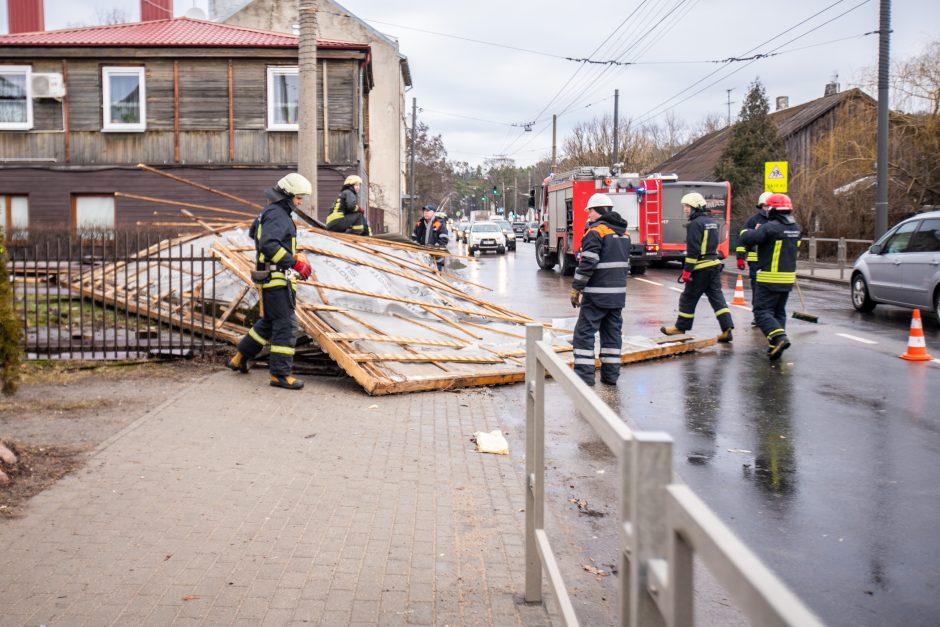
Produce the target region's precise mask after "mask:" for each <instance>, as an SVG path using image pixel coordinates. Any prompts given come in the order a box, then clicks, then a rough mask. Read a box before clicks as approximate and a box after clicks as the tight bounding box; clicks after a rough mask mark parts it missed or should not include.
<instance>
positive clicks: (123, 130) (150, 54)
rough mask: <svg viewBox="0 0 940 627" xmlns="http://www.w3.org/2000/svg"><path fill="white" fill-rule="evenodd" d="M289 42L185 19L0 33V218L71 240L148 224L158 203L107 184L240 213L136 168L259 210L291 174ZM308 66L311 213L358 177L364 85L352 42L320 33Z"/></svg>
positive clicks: (362, 48)
mask: <svg viewBox="0 0 940 627" xmlns="http://www.w3.org/2000/svg"><path fill="white" fill-rule="evenodd" d="M298 41H299V40H298V37H296V36H293V35H290V34H285V33H275V32H269V31H262V30H258V29H252V28H245V27H238V26H230V25H225V24H218V23H214V22H208V21H203V20H196V19H190V18H177V19H164V20H154V21H148V22H138V23H131V24H119V25H112V26H98V27H90V28H74V29H64V30H56V31H47V32H32V33H17V34H12V35H6V36H2V37H0V210H2V211H0V214H2V215H0V226H4V227H5V230H7V231H11V232H17V233H20V234H21V235H25V234H30V233H34V232H37V231H42V230H58V231H61V230H63V229H64V228H65V227H67V228H68V230H69V231H70V232H71V233H73V234H75V233H81V232H84V231H90V230H101V229H104V230H106V231H108V230H109V231H115V230H130V229H134V228H136V227H137V225H138V223H140V222H153V221H159V220H160V218H159V216H155V215H154V211H155V210H160V207H159V206H155V205H154V204H153V203H150V202H147V201H141V200H136V199H130V198H127V197H123V196H118V197H115V195H114V193H115V192H123V193H128V194H133V195H137V196H147V197H155V198H161V199H166V200H174V201H183V202H189V203H196V204H204V205H212V206H216V207H223V208H231V209H240V210H244V209H245V207H244V205H239V204H235V203H232V202H230V201H226V200H222V201H220V200H219V197H218V196H216V195H213V194H210V193H209V192H207V191H202V190H199V189H195V188H193V187H189V186H185V185H181V184H179V183H177V182H174V181H172V180H169V179H167V178H164V177H161V176H157V175H155V174H152V173H148V172H145V171H141V170H139V169H138V168H137V167H136V165H137V164H138V163H144V164H147V165H150V166H152V167H155V168H158V169H161V170H166V171H167V172H170V173H172V174H174V175H177V176H181V177H184V178H186V179H191V180H194V181H196V182H198V183H200V184H203V185H206V186H208V187H212V188H216V189H220V190H222V191H225V192H227V193H229V194H232V195H234V196H238V197H241V198H245V199H247V200H250V201H253V202H256V203H262V204H263V203H264V202H265V200H264V196H263V191H264V189H265V188H267V187H270V186H271V185H272V184H273V183H274V182H275V181H277V179H278V178H280V177H281V176H283V175H284V174H285V173H287V172H290V171H293V170H295V169H296V163H297V121H298V117H297V115H298V75H297V58H298ZM317 63H318V68H317V69H318V72H317V80H318V98H317V129H318V139H317V147H318V151H319V173H318V189H319V193H318V200H319V203H318V204H319V206H318V207H317V213H318V215H319V216H320V217H324V216H325V215H326V213H327V212H328V210H329V208H330V207H332V204H333V202H334V200H335V198H336V195H337V194H338V193H339V190H340V187H341V186H342V181H343V179H344V178H345V177H346V176H347V175H349V174H358V175H360V176H362V177H363V179H364V180H366V181H368V173H367V172H366V171H365V169H364V168H363V167H362V163H363V162H364V160H363V154H364V146H365V145H366V144H367V141H368V140H367V137H366V133H367V130H366V129H367V128H368V117H367V116H368V106H367V105H368V97H369V91H370V89H371V87H372V83H373V80H372V73H371V70H372V68H371V63H370V48H369V45H368V44H365V43H355V42H343V41H332V40H319V41H318V42H317ZM324 103H325V106H324ZM363 189H364V190H367V189H368V184H366V185H363ZM364 196H365V194H364ZM361 202H362V203H363V205H365V206H367V205H368V198H366V197H363V198H362V199H361ZM196 213H198V212H196ZM370 217H371V223H372V224H373V225H377V226H380V225H382V224H383V220H382V216H381V215H380V212H379V213H378V214H376V213H375V212H372V215H370ZM163 219H164V220H165V219H166V218H163Z"/></svg>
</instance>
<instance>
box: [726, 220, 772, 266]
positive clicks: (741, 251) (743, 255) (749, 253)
mask: <svg viewBox="0 0 940 627" xmlns="http://www.w3.org/2000/svg"><path fill="white" fill-rule="evenodd" d="M766 223H767V216H765V215H764V214H762V213H761V212H759V211H758V212H757V213H755V214H754V215H752V216H751V217H750V218H748V219H747V222H745V223H744V226H742V227H741V233H739V234H738V247H737V248H735V249H734V252H735V253H737V257H738V259H747V262H748V263H757V249H756V248H754V247H750V249H749V248H748V247H747V246H745V245H744V244H742V243H741V234H743V233H744V231H750V230H751V229H756V228H757V226H758V225H759V224H766Z"/></svg>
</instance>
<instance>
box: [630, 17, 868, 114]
mask: <svg viewBox="0 0 940 627" xmlns="http://www.w3.org/2000/svg"><path fill="white" fill-rule="evenodd" d="M842 1H843V0H840V2H836V3H835V4H840V3H841V2H842ZM869 2H871V0H862V2H860V3H858V4H856V5H855V6H853V7H852V8H850V9H848V10H846V11H843V12H842V13H840V14H839V15H837V16H835V17H833V18H831V19H829V20H826V21H825V22H823V23H822V24H819V25H817V26H814V27H813V28H811V29H810V30H808V31H806V32H805V33H803V34H801V35H798V36H796V37H794V38H793V39H791V40H789V41H787V42H785V43H783V44H780V45H779V46H777V47H776V48H774V49H773V50H771V51H770V52H768V53H765V54H761V55H758V56H756V57H755V58H754V59H752V60H751V61H749V62H748V63H746V64H744V65H742V66H740V67H738V68H736V69H735V70H734V71H732V72H729V73H728V74H726V75H724V76H721V77H719V78H718V79H717V80H715V81H712V82H711V83H709V84H708V85H706V86H705V87H703V88H701V89H699V90H698V91H696V92H695V93H693V94H689V95H688V96H686V97H685V98H683V99H682V100H680V101H679V102H676V103H675V104H672V105H670V106H668V107H666V108H664V109H662V110H661V111H657V109H660V108H661V107H662V105H664V104H665V103H667V102H670V101H671V100H674V99H675V98H677V97H678V96H680V95H682V94H684V93H686V92H687V91H688V90H689V89H690V88H692V87H695V86H696V85H698V84H699V83H701V82H702V81H704V80H706V79H707V78H709V77H711V76H713V75H714V74H715V73H716V72H719V71H721V70H723V69H725V68H727V67H728V66H729V65H730V62H729V63H726V64H724V65H722V66H721V67H720V68H718V69H717V70H715V72H711V73H710V74H708V75H706V76H705V77H703V78H701V79H699V80H698V81H696V82H695V83H693V84H692V85H690V86H689V87H687V88H686V89H684V90H682V91H681V92H679V93H678V94H676V95H675V96H673V97H672V98H669V99H668V100H665V101H663V102H662V103H660V104H659V105H657V106H656V107H653V108H652V109H650V110H649V111H647V112H646V113H644V114H643V115H641V116H639V117H638V118H637V123H638V124H644V123H646V122H648V121H649V120H651V119H653V118H655V117H658V116H660V115H662V114H663V113H665V112H666V111H669V110H671V109H674V108H676V107H677V106H679V105H680V104H682V103H683V102H686V101H688V100H691V99H692V98H694V97H695V96H697V95H699V94H700V93H702V92H703V91H705V90H706V89H709V88H710V87H713V86H715V85H716V84H718V83H719V82H721V81H723V80H725V79H727V78H728V77H729V76H733V75H734V74H737V73H738V72H740V71H741V70H743V69H745V68H747V67H749V66H750V65H753V64H754V63H756V62H757V61H760V60H762V59H763V58H765V57H766V56H768V55H772V54H774V53H775V52H777V51H778V50H780V49H781V48H783V47H785V46H788V45H790V44H791V43H793V42H794V41H798V40H800V39H802V38H803V37H806V36H807V35H809V34H810V33H813V32H815V31H817V30H819V29H820V28H822V27H823V26H826V25H827V24H831V23H832V22H834V21H835V20H837V19H839V18H841V17H844V16H845V15H848V14H849V13H851V12H852V11H855V10H856V9H859V8H861V7H862V6H864V5H866V4H868V3H869ZM835 4H833V5H830V7H827V8H826V9H823V11H825V10H828V8H831V6H835ZM816 15H818V13H817V14H815V15H813V16H812V17H816ZM812 17H810V18H808V19H807V20H804V21H803V22H800V24H797V25H796V26H799V25H801V24H803V23H805V22H806V21H808V20H809V19H812ZM796 26H794V27H791V28H789V29H787V30H786V31H784V32H783V33H781V34H780V35H776V36H775V37H773V38H772V39H769V40H768V42H770V41H773V40H774V39H778V38H779V37H780V36H781V35H782V34H785V33H787V32H789V31H791V30H793V29H794V28H796ZM765 43H767V42H765ZM762 45H764V44H761V46H762ZM759 47H760V46H757V47H756V48H752V49H751V50H749V51H748V52H747V53H745V55H746V54H750V53H751V52H753V51H754V50H756V49H757V48H759ZM808 47H812V46H808ZM742 56H744V55H742ZM654 112H655V113H654Z"/></svg>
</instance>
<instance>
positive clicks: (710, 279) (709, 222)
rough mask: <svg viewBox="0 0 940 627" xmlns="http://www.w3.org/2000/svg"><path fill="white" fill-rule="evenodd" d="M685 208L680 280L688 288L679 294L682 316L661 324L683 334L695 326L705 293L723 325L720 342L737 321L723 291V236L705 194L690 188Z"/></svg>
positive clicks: (666, 330)
mask: <svg viewBox="0 0 940 627" xmlns="http://www.w3.org/2000/svg"><path fill="white" fill-rule="evenodd" d="M679 202H681V203H682V211H683V213H684V214H685V216H686V218H688V220H689V223H688V226H687V227H686V234H685V265H684V266H683V268H682V275H681V276H680V277H679V283H684V284H685V288H684V289H683V290H682V294H680V295H679V316H678V317H677V318H676V324H675V325H674V326H671V327H666V326H663V327H660V329H659V330H660V331H662V332H663V333H665V334H666V335H681V334H682V333H686V332H688V331H691V330H692V323H693V322H694V321H695V306H696V305H698V301H699V299H700V298H701V297H702V294H705V296H707V297H708V302H709V304H710V305H711V306H712V309H713V310H714V311H715V317H717V318H718V324H719V325H720V326H721V335H719V336H718V341H719V342H730V341H731V339H732V338H731V329H733V328H734V321H733V320H732V319H731V310H730V309H728V303H727V302H726V301H725V295H724V293H723V292H722V291H721V278H720V276H721V269H722V264H721V260H720V259H719V258H718V240H719V237H720V234H719V226H718V222H716V221H715V220H714V219H713V218H712V217H711V215H710V214H709V211H708V207H707V203H706V202H705V197H704V196H702V195H701V194H699V193H698V192H691V193H689V194H686V195H685V196H683V197H682V200H680V201H679Z"/></svg>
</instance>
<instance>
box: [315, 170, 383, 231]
mask: <svg viewBox="0 0 940 627" xmlns="http://www.w3.org/2000/svg"><path fill="white" fill-rule="evenodd" d="M361 188H362V179H361V178H359V177H358V176H356V175H355V174H351V175H349V176H347V177H346V180H345V181H343V189H342V190H340V192H339V196H337V197H336V202H334V203H333V209H332V211H330V214H329V215H328V216H326V228H327V230H329V231H331V232H333V233H352V234H354V235H372V229H371V228H370V227H369V221H368V219H367V218H366V214H365V210H364V209H363V208H362V207H360V206H359V190H360V189H361Z"/></svg>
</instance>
